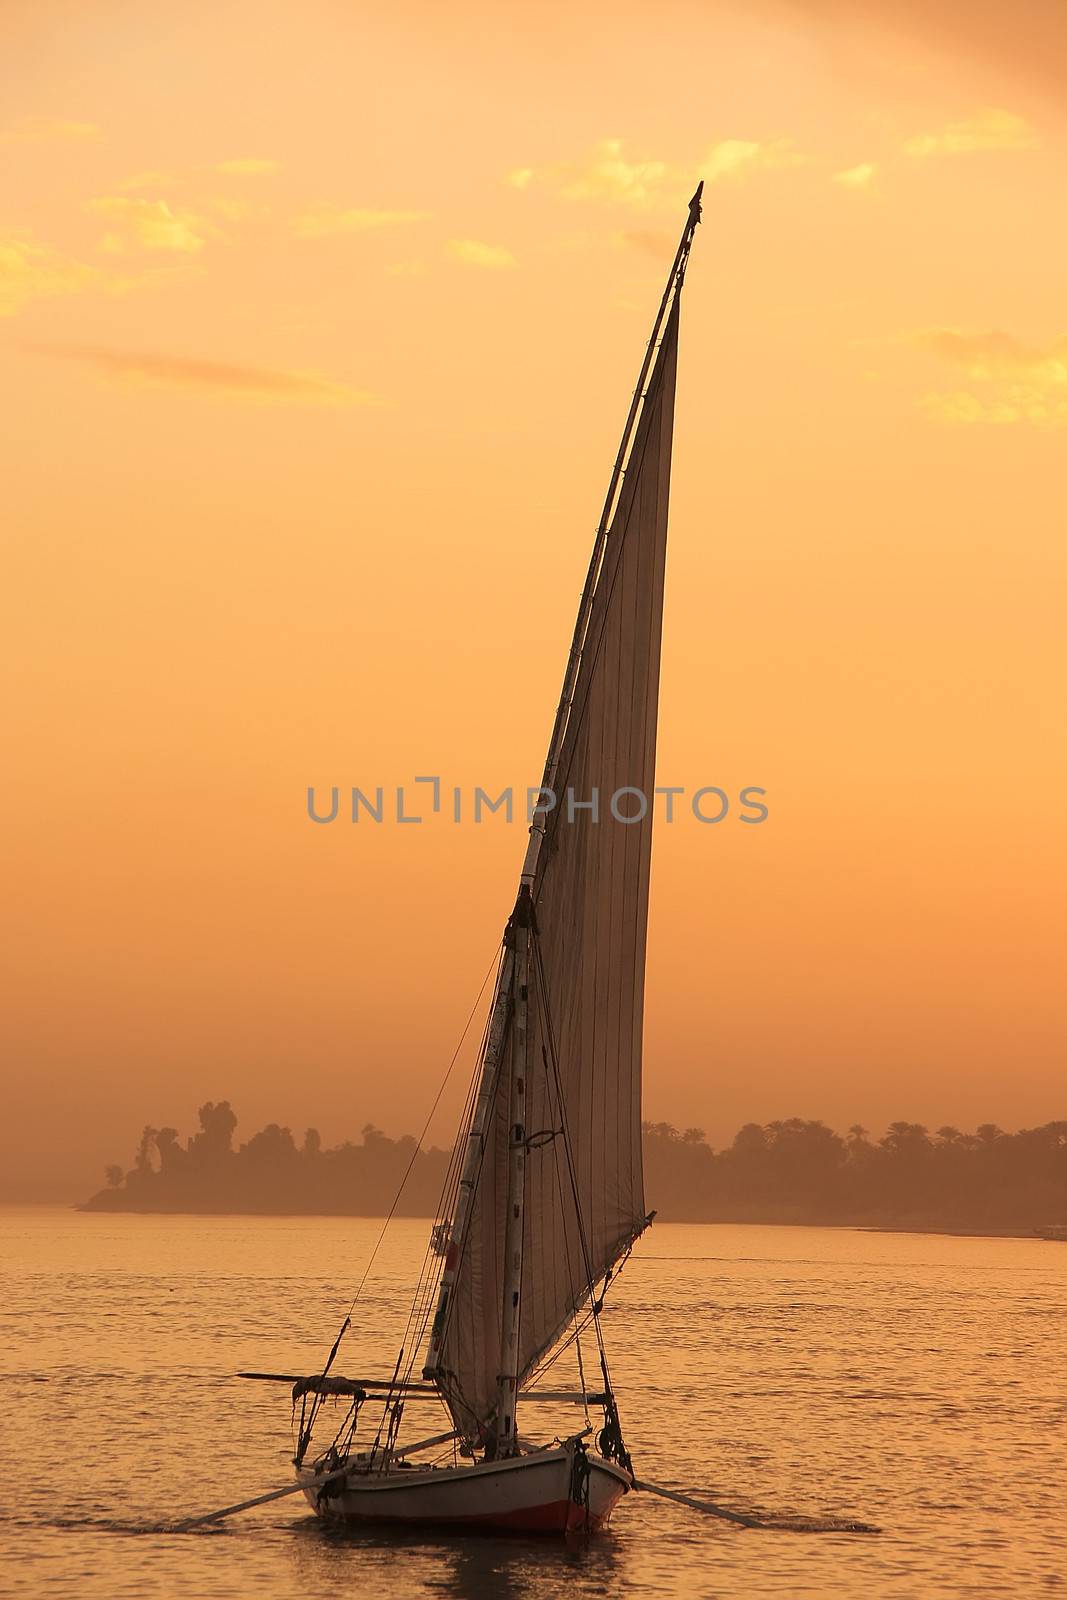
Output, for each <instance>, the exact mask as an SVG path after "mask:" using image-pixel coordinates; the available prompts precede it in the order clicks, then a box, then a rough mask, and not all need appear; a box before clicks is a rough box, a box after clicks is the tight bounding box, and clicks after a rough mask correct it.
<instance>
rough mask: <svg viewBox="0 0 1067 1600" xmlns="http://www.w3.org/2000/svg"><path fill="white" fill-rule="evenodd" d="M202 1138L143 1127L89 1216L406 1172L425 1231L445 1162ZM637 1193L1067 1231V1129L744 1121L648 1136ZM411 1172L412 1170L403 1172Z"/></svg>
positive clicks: (759, 1214) (686, 1216) (383, 1204)
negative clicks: (721, 1132)
mask: <svg viewBox="0 0 1067 1600" xmlns="http://www.w3.org/2000/svg"><path fill="white" fill-rule="evenodd" d="M199 1118H200V1130H199V1132H198V1133H195V1134H193V1135H192V1136H191V1137H190V1138H188V1139H187V1140H185V1142H184V1143H183V1142H182V1141H181V1139H180V1138H179V1136H178V1132H177V1129H175V1128H153V1127H146V1128H145V1130H144V1132H143V1134H142V1136H141V1142H140V1146H139V1148H138V1150H137V1154H136V1157H135V1159H134V1164H133V1166H132V1167H131V1168H130V1169H129V1170H128V1171H125V1172H124V1171H123V1169H122V1168H121V1167H119V1166H113V1167H108V1168H107V1179H108V1187H107V1188H106V1189H102V1190H100V1192H99V1193H98V1194H95V1195H93V1197H92V1198H91V1199H90V1200H88V1201H87V1202H86V1203H85V1207H84V1209H86V1210H89V1211H142V1212H200V1213H224V1212H245V1213H252V1214H261V1215H266V1214H276V1215H293V1214H303V1215H334V1216H381V1215H383V1214H384V1213H385V1212H386V1211H387V1210H388V1209H389V1207H390V1205H391V1204H392V1202H393V1198H394V1196H395V1195H396V1192H397V1189H398V1188H399V1186H400V1184H401V1181H402V1180H403V1179H404V1176H405V1173H407V1174H408V1175H407V1180H406V1182H405V1183H404V1188H403V1192H402V1194H401V1197H400V1200H399V1203H398V1205H397V1208H396V1209H397V1214H398V1215H399V1216H408V1217H423V1216H430V1217H432V1216H433V1215H434V1214H435V1212H436V1209H437V1202H438V1199H439V1196H440V1193H441V1189H442V1186H443V1184H444V1179H445V1170H446V1167H447V1165H448V1152H447V1151H444V1150H439V1149H436V1148H432V1147H431V1148H429V1149H426V1150H421V1151H420V1150H417V1146H416V1141H415V1140H414V1139H413V1138H411V1137H410V1136H408V1137H404V1138H400V1139H390V1138H389V1137H387V1135H386V1134H384V1133H382V1132H381V1131H380V1130H379V1129H378V1128H375V1127H374V1126H373V1125H372V1124H369V1123H368V1124H367V1126H366V1127H365V1128H364V1129H363V1133H362V1138H361V1142H360V1143H359V1144H353V1143H352V1142H351V1141H348V1140H346V1141H345V1142H344V1143H342V1144H339V1145H335V1146H333V1147H332V1148H325V1147H324V1146H323V1143H322V1140H321V1138H320V1136H319V1134H318V1132H317V1130H316V1129H315V1128H308V1130H307V1132H306V1133H305V1134H304V1136H303V1139H302V1140H301V1142H300V1143H299V1144H298V1143H297V1141H296V1140H295V1139H294V1137H293V1135H292V1133H291V1132H290V1130H289V1129H288V1128H283V1127H279V1126H278V1124H277V1123H273V1122H272V1123H269V1124H268V1126H267V1127H265V1128H263V1129H261V1130H260V1132H258V1133H256V1134H254V1135H253V1136H252V1138H251V1139H249V1140H247V1142H246V1143H244V1144H241V1145H235V1143H234V1133H235V1132H236V1129H237V1117H236V1115H235V1114H234V1112H233V1109H232V1107H231V1106H230V1103H229V1101H228V1100H221V1101H219V1102H218V1103H215V1102H212V1101H208V1103H207V1104H206V1105H203V1106H201V1107H200V1111H199ZM643 1130H644V1154H645V1190H646V1195H647V1197H648V1203H649V1205H650V1206H654V1207H655V1208H656V1211H657V1214H658V1216H659V1217H660V1219H661V1220H663V1221H666V1222H765V1223H808V1224H832V1223H837V1224H844V1225H850V1226H860V1227H862V1226H868V1227H904V1228H947V1229H952V1228H959V1229H964V1230H975V1231H985V1230H993V1231H995V1230H1013V1229H1014V1230H1022V1231H1024V1232H1025V1231H1029V1230H1030V1229H1031V1228H1034V1227H1043V1226H1046V1225H1048V1224H1061V1223H1064V1222H1067V1122H1047V1123H1045V1124H1044V1126H1043V1127H1040V1128H1024V1129H1022V1130H1021V1131H1020V1132H1018V1133H1005V1132H1004V1131H1003V1130H1002V1129H1000V1128H998V1127H996V1126H994V1124H992V1123H984V1124H983V1125H982V1126H981V1127H979V1128H978V1129H977V1130H976V1131H975V1132H974V1133H963V1132H961V1131H960V1130H959V1129H958V1128H952V1127H942V1128H938V1129H937V1131H936V1132H935V1133H931V1132H930V1131H929V1130H928V1129H926V1128H925V1127H923V1126H922V1125H921V1124H919V1123H915V1122H894V1123H891V1124H890V1126H889V1129H888V1130H887V1132H886V1133H885V1134H884V1135H883V1136H882V1137H881V1138H877V1139H876V1138H872V1136H871V1134H870V1133H869V1132H868V1130H867V1129H866V1128H862V1127H860V1126H859V1125H854V1126H853V1127H851V1128H850V1129H849V1130H848V1132H847V1134H845V1135H841V1134H838V1133H835V1132H834V1131H833V1130H832V1129H831V1128H828V1127H827V1126H826V1125H825V1123H822V1122H812V1121H806V1120H804V1119H802V1118H800V1117H791V1118H789V1119H788V1120H787V1121H784V1122H768V1123H765V1124H763V1125H760V1124H759V1123H755V1122H749V1123H746V1124H745V1126H744V1127H743V1128H741V1129H740V1130H739V1132H738V1133H737V1134H736V1136H735V1137H734V1140H733V1142H732V1143H731V1144H730V1145H729V1146H727V1147H726V1148H725V1149H722V1150H714V1149H712V1147H711V1146H710V1145H709V1144H708V1142H707V1140H706V1139H705V1137H704V1132H703V1129H701V1128H686V1129H685V1130H684V1131H683V1132H679V1130H678V1129H677V1128H674V1127H672V1126H671V1124H670V1123H667V1122H646V1123H644V1124H643ZM409 1167H410V1172H408V1168H409Z"/></svg>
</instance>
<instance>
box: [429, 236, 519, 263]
mask: <svg viewBox="0 0 1067 1600" xmlns="http://www.w3.org/2000/svg"><path fill="white" fill-rule="evenodd" d="M445 250H446V251H447V253H448V254H449V255H450V256H451V258H452V260H453V261H459V262H461V263H462V264H463V266H465V267H489V268H499V267H516V266H518V262H517V261H516V260H515V257H514V256H513V255H512V253H511V251H510V250H506V249H505V248H504V246H503V245H502V244H483V243H482V242H481V240H480V239H449V241H448V243H447V244H446V246H445Z"/></svg>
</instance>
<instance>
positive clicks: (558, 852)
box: [433, 289, 679, 1434]
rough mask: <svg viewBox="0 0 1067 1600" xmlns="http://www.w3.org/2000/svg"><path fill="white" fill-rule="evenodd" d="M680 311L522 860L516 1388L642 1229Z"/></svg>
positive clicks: (498, 1066) (464, 1313)
mask: <svg viewBox="0 0 1067 1600" xmlns="http://www.w3.org/2000/svg"><path fill="white" fill-rule="evenodd" d="M678 310H679V299H678V293H677V289H676V291H675V294H674V298H673V301H672V304H671V309H670V312H669V315H668V317H667V321H666V325H665V327H664V331H663V337H662V341H661V344H660V348H659V353H658V356H657V358H656V361H655V365H654V367H653V369H652V373H651V375H650V377H649V380H648V386H647V389H646V391H645V399H644V404H643V409H642V411H641V417H640V421H639V423H638V425H637V430H636V433H635V434H634V437H633V443H632V446H631V449H630V454H629V464H628V467H627V471H626V475H625V478H624V480H623V486H622V488H621V490H620V491H619V494H618V499H617V502H616V505H615V509H614V514H613V516H612V520H611V524H610V527H609V529H608V533H607V537H606V540H605V541H604V544H603V547H602V553H601V555H600V557H599V571H598V572H597V573H596V575H595V587H594V590H593V593H592V600H591V605H590V606H589V608H588V612H587V621H586V626H585V630H584V637H583V638H582V639H581V641H580V645H581V655H580V663H579V665H578V670H577V675H576V678H575V679H574V681H573V692H572V693H571V695H570V697H569V704H568V706H567V707H566V711H565V715H564V716H563V719H562V721H561V723H560V724H559V725H558V726H557V730H556V746H555V759H554V760H552V759H550V769H551V770H552V771H553V775H554V784H553V787H554V792H555V795H556V801H557V803H556V806H555V809H554V810H552V811H550V812H549V814H548V816H547V818H546V824H545V834H544V838H543V840H542V841H541V844H540V849H539V850H538V851H537V852H536V855H535V868H534V871H533V883H532V895H533V903H534V915H535V931H534V934H533V938H532V940H531V947H532V959H531V970H530V976H529V984H528V1001H527V1007H528V1023H529V1045H528V1049H527V1052H526V1058H525V1069H526V1073H527V1081H526V1083H525V1086H524V1087H525V1104H526V1120H525V1140H526V1156H525V1202H524V1206H523V1212H522V1218H523V1234H522V1258H521V1301H520V1320H519V1340H518V1346H519V1348H518V1361H517V1375H518V1378H519V1381H520V1383H521V1381H522V1379H523V1378H524V1377H526V1376H528V1375H529V1373H530V1372H531V1371H532V1369H533V1368H534V1367H535V1366H536V1365H537V1363H538V1361H539V1360H540V1358H541V1357H542V1356H543V1355H544V1354H545V1352H546V1351H547V1350H549V1349H550V1348H551V1347H552V1346H553V1344H554V1343H555V1342H556V1341H557V1340H558V1339H559V1337H560V1335H561V1334H562V1333H563V1332H564V1331H565V1329H566V1328H567V1326H568V1324H569V1322H570V1320H571V1318H572V1317H573V1315H574V1313H575V1311H576V1310H577V1309H578V1308H579V1307H580V1306H582V1305H583V1304H584V1303H585V1302H586V1301H587V1300H588V1298H589V1295H590V1290H591V1287H592V1285H593V1284H594V1283H595V1282H596V1281H597V1280H598V1279H599V1278H601V1277H602V1276H603V1274H604V1273H605V1272H606V1271H607V1270H608V1269H609V1268H610V1267H611V1265H612V1264H613V1263H614V1262H615V1261H617V1260H618V1258H619V1257H620V1255H621V1254H623V1253H624V1252H625V1250H626V1249H627V1248H628V1247H629V1245H630V1244H631V1242H632V1241H633V1239H634V1237H635V1236H636V1235H637V1234H638V1233H639V1232H640V1231H641V1229H642V1227H643V1226H644V1222H645V1200H644V1185H643V1177H642V1167H641V1034H642V1020H643V1002H644V968H645V934H646V926H647V919H648V885H649V863H650V856H651V846H652V814H653V804H652V801H653V786H654V782H655V757H656V717H657V702H658V690H659V662H660V632H661V618H662V609H663V572H664V555H665V549H666V536H667V502H668V491H669V484H670V466H671V442H672V433H673V421H674V392H675V374H676V367H677V347H678ZM623 818H625V819H627V820H620V819H623ZM509 972H510V964H509V963H508V962H507V961H505V963H504V966H503V969H502V977H501V985H502V990H501V992H500V993H499V994H498V997H497V1005H498V1007H499V1017H500V1040H499V1049H498V1051H497V1052H496V1058H495V1061H493V1062H492V1072H491V1074H490V1075H488V1076H487V1081H486V1082H485V1085H484V1092H485V1096H486V1099H485V1103H484V1107H483V1111H482V1115H481V1119H480V1126H477V1125H476V1135H477V1137H476V1140H475V1143H476V1145H477V1151H476V1158H475V1160H474V1163H473V1166H472V1167H471V1169H470V1171H469V1174H468V1188H469V1193H468V1195H467V1197H466V1201H465V1204H464V1214H463V1216H462V1218H461V1219H460V1218H457V1222H460V1224H461V1225H460V1226H459V1227H458V1228H457V1232H456V1237H455V1238H454V1242H453V1249H452V1256H451V1261H450V1264H449V1267H448V1270H447V1273H446V1284H447V1289H446V1292H445V1293H444V1294H443V1295H442V1301H441V1305H440V1308H439V1312H438V1319H437V1323H436V1326H435V1335H434V1341H433V1348H434V1360H433V1366H434V1369H435V1375H436V1377H437V1381H438V1383H439V1384H440V1386H441V1389H442V1392H443V1394H444V1395H445V1398H446V1399H447V1401H448V1403H449V1405H450V1407H451V1409H452V1412H453V1415H454V1417H455V1419H456V1423H457V1426H458V1427H459V1428H460V1430H461V1432H463V1433H467V1434H471V1433H474V1432H477V1430H478V1428H479V1427H480V1426H481V1425H482V1424H484V1423H485V1422H486V1421H487V1420H488V1419H490V1418H491V1417H492V1415H493V1413H494V1410H495V1408H496V1403H497V1391H498V1378H499V1376H500V1372H501V1365H502V1361H501V1339H502V1307H503V1301H504V1293H505V1269H504V1236H505V1227H506V1220H507V1206H508V1160H509V1153H508V1143H509V1084H510V1081H511V1075H512V1063H511V1060H510V1054H511V1050H512V1042H513V1039H512V1029H511V1026H510V1025H509V1022H508V1014H509V1013H508V995H507V984H508V982H509ZM516 1070H522V1068H521V1067H518V1066H517V1068H516ZM475 1116H476V1123H477V1118H478V1113H477V1111H476V1113H475Z"/></svg>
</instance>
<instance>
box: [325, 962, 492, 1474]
mask: <svg viewBox="0 0 1067 1600" xmlns="http://www.w3.org/2000/svg"><path fill="white" fill-rule="evenodd" d="M499 962H500V953H499V950H498V949H495V950H494V952H493V959H492V961H491V962H490V963H489V967H488V970H487V972H486V974H485V977H484V978H483V979H482V982H481V987H480V988H479V990H478V994H477V997H476V999H475V1001H474V1004H473V1006H472V1007H471V1009H470V1015H469V1016H468V1017H467V1020H466V1022H465V1023H464V1024H463V1032H462V1033H461V1034H460V1036H459V1042H458V1043H457V1045H456V1048H455V1050H454V1051H453V1052H452V1059H451V1061H449V1063H448V1066H447V1068H446V1070H445V1075H444V1077H443V1078H442V1079H441V1083H440V1086H439V1088H438V1090H437V1093H436V1095H435V1096H434V1099H433V1104H432V1105H431V1107H430V1110H429V1114H428V1115H427V1117H426V1121H425V1122H424V1123H423V1126H422V1132H421V1133H420V1134H419V1137H418V1139H417V1140H416V1143H415V1148H414V1150H413V1151H412V1153H411V1159H410V1160H409V1162H408V1164H407V1167H406V1168H405V1170H404V1176H403V1177H402V1178H401V1180H400V1185H399V1188H398V1189H397V1191H396V1194H395V1195H394V1197H393V1203H392V1205H391V1206H390V1207H389V1212H388V1215H387V1216H386V1219H385V1221H384V1222H383V1223H382V1227H381V1231H380V1233H379V1234H378V1237H377V1239H376V1240H375V1243H374V1248H373V1250H372V1251H371V1253H370V1259H369V1260H368V1262H367V1265H366V1267H365V1268H364V1269H363V1276H362V1278H360V1280H359V1283H358V1285H357V1287H356V1292H355V1294H354V1295H353V1296H352V1300H351V1303H350V1304H349V1307H348V1310H347V1311H346V1312H345V1316H344V1320H343V1321H342V1323H341V1327H340V1329H339V1331H338V1334H337V1337H336V1339H335V1340H334V1342H333V1345H332V1347H331V1349H330V1353H329V1355H328V1356H327V1358H326V1361H325V1364H324V1366H323V1369H322V1372H321V1373H320V1374H319V1379H320V1382H321V1380H322V1379H323V1378H325V1377H326V1376H327V1375H328V1373H329V1371H330V1368H331V1367H332V1366H333V1364H334V1361H335V1360H336V1358H337V1352H338V1350H339V1349H340V1348H341V1341H342V1339H343V1338H344V1336H345V1334H346V1333H347V1332H348V1329H349V1328H350V1327H351V1325H352V1313H353V1311H354V1310H355V1309H356V1306H357V1305H358V1303H359V1299H360V1296H361V1295H362V1293H363V1290H364V1288H365V1287H366V1283H367V1279H368V1277H369V1276H370V1270H371V1268H372V1267H373V1265H374V1262H375V1258H376V1257H377V1254H378V1251H379V1250H380V1249H381V1246H382V1241H383V1240H384V1238H385V1235H386V1232H387V1230H388V1228H389V1224H390V1223H391V1222H392V1220H393V1217H394V1215H395V1213H396V1208H397V1206H398V1205H399V1204H400V1197H401V1195H402V1194H403V1192H404V1188H405V1185H406V1184H407V1181H408V1179H409V1178H410V1176H411V1171H412V1168H413V1167H414V1165H415V1162H416V1160H417V1158H418V1156H419V1154H420V1152H421V1150H422V1145H423V1140H424V1139H425V1138H426V1135H427V1133H428V1132H429V1129H430V1124H431V1123H432V1121H433V1119H434V1117H435V1116H436V1114H437V1108H438V1106H439V1105H440V1103H441V1097H442V1095H443V1094H444V1092H445V1089H446V1087H447V1085H448V1080H449V1079H450V1078H451V1076H452V1070H453V1068H454V1067H455V1065H456V1062H457V1060H458V1059H459V1053H460V1051H461V1050H462V1048H463V1041H464V1040H465V1039H466V1037H467V1034H468V1032H469V1030H470V1025H471V1023H472V1022H473V1021H474V1018H475V1016H476V1015H477V1011H478V1007H479V1006H480V1005H481V1003H482V995H483V994H484V993H485V988H486V984H487V983H488V982H489V979H490V978H491V977H492V976H493V973H494V971H496V970H497V968H498V966H499ZM446 1182H447V1178H446ZM402 1357H403V1349H401V1355H400V1357H398V1365H399V1361H400V1359H402ZM322 1399H323V1396H321V1395H318V1394H316V1395H315V1396H314V1397H313V1399H312V1403H311V1409H310V1413H309V1415H308V1418H307V1422H306V1424H305V1425H304V1426H303V1427H302V1428H301V1430H300V1435H299V1438H298V1441H297V1447H296V1462H297V1465H299V1464H300V1463H301V1462H302V1461H303V1459H304V1456H305V1455H306V1454H307V1449H308V1445H309V1444H310V1443H311V1434H312V1430H313V1428H314V1426H315V1418H316V1416H317V1414H318V1410H319V1407H320V1406H321V1404H322ZM340 1431H341V1432H343V1431H344V1424H342V1427H341V1430H340ZM338 1436H339V1435H338Z"/></svg>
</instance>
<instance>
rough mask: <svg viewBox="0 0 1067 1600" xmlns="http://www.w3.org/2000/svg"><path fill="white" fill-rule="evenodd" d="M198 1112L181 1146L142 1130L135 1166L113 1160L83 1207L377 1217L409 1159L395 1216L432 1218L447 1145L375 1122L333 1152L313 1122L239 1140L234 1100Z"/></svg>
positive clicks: (168, 1132) (169, 1134) (173, 1132)
mask: <svg viewBox="0 0 1067 1600" xmlns="http://www.w3.org/2000/svg"><path fill="white" fill-rule="evenodd" d="M199 1115H200V1132H199V1133H196V1134H194V1135H193V1136H192V1138H190V1139H187V1140H186V1141H185V1143H184V1144H183V1143H182V1142H181V1140H180V1139H179V1138H178V1131H177V1129H176V1128H152V1127H148V1128H145V1130H144V1132H143V1133H142V1135H141V1143H140V1146H139V1148H138V1151H137V1155H136V1157H135V1159H134V1164H133V1166H132V1167H131V1168H130V1170H129V1171H128V1172H126V1173H123V1171H122V1169H121V1168H120V1167H114V1166H111V1167H108V1168H107V1169H106V1175H107V1180H108V1187H107V1188H106V1189H101V1191H100V1193H99V1194H95V1195H93V1197H92V1199H91V1200H89V1201H88V1202H87V1203H86V1206H85V1209H86V1210H87V1211H189V1212H227V1211H231V1212H249V1213H261V1214H264V1215H269V1214H272V1213H274V1214H285V1215H289V1214H306V1215H311V1216H316V1215H317V1216H330V1215H336V1216H353V1217H359V1216H371V1217H373V1216H381V1215H382V1214H383V1213H384V1212H385V1211H387V1210H388V1209H389V1207H390V1205H391V1204H392V1201H393V1196H394V1195H395V1194H396V1191H397V1189H398V1188H399V1187H400V1183H401V1180H402V1179H403V1177H404V1174H405V1172H407V1169H408V1167H409V1165H410V1166H411V1173H410V1176H409V1177H408V1180H407V1182H406V1183H405V1184H404V1192H403V1195H402V1196H401V1200H400V1204H399V1205H398V1207H397V1212H398V1214H399V1215H400V1216H408V1217H420V1216H432V1215H433V1214H434V1212H435V1211H436V1209H437V1201H438V1198H439V1196H440V1193H441V1188H442V1185H443V1184H444V1180H445V1169H446V1167H447V1165H448V1155H447V1153H446V1152H445V1151H444V1150H434V1149H430V1150H423V1151H420V1152H419V1153H418V1155H416V1154H415V1149H416V1141H415V1140H414V1139H413V1138H411V1137H407V1138H403V1139H390V1138H387V1137H386V1135H385V1134H384V1133H382V1132H381V1131H380V1130H379V1129H378V1128H375V1127H373V1126H372V1125H371V1124H370V1123H368V1124H367V1126H366V1127H365V1128H364V1129H363V1136H362V1142H361V1143H360V1144H351V1143H349V1142H348V1141H347V1140H346V1141H345V1143H344V1144H339V1145H337V1146H335V1147H334V1148H333V1149H331V1150H326V1149H323V1145H322V1140H321V1138H320V1137H319V1134H318V1131H317V1129H315V1128H308V1130H307V1132H306V1133H305V1134H304V1137H303V1140H302V1142H301V1143H300V1144H297V1143H296V1140H295V1139H294V1138H293V1135H292V1133H291V1131H290V1130H289V1129H288V1128H280V1127H279V1126H278V1124H277V1123H276V1122H270V1123H268V1124H267V1126H266V1127H265V1128H262V1129H261V1130H260V1132H259V1133H257V1134H254V1135H253V1136H252V1138H251V1139H249V1140H248V1142H247V1143H246V1144H242V1145H236V1146H235V1144H234V1137H233V1136H234V1133H235V1131H236V1128H237V1117H236V1116H235V1114H234V1111H233V1108H232V1107H231V1105H230V1102H229V1101H228V1100H220V1101H219V1102H218V1104H215V1103H214V1102H212V1101H210V1100H209V1101H208V1103H207V1104H206V1105H203V1106H201V1107H200V1113H199ZM412 1158H414V1162H412Z"/></svg>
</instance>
